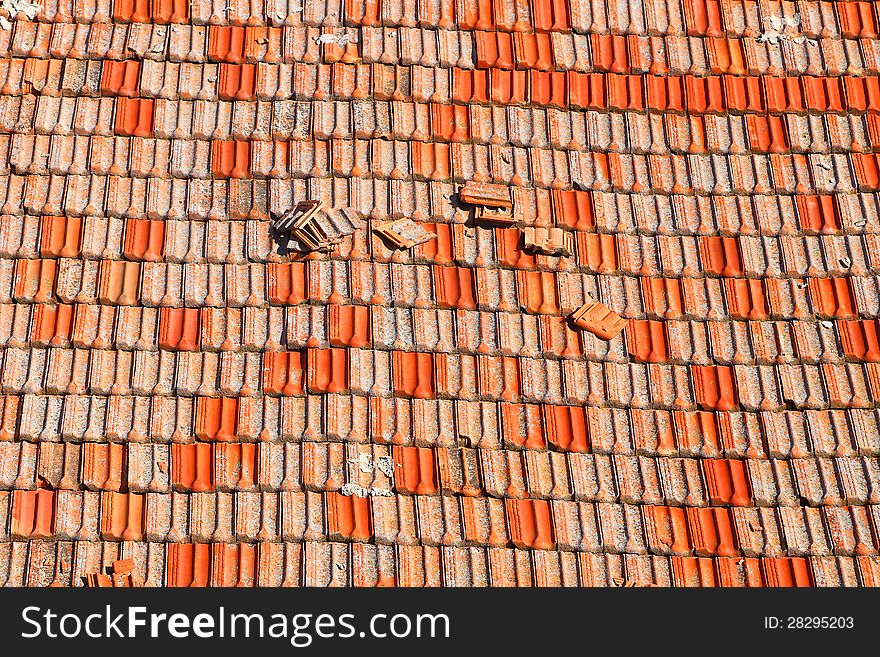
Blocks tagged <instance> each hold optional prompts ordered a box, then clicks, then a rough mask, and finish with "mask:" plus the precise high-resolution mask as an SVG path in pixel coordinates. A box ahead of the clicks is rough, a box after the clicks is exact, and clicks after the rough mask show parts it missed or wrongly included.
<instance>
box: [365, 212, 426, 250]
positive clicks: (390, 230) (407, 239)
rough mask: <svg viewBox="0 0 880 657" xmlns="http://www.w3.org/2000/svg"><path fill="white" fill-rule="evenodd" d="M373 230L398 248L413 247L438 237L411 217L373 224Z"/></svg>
mask: <svg viewBox="0 0 880 657" xmlns="http://www.w3.org/2000/svg"><path fill="white" fill-rule="evenodd" d="M373 230H374V231H375V232H376V233H378V234H379V235H381V236H382V237H383V238H384V239H385V240H386V241H388V242H389V243H390V244H392V245H394V247H395V248H396V249H404V250H405V249H411V248H413V247H414V246H418V245H419V244H424V243H425V242H430V241H431V240H433V239H436V237H437V235H436V234H435V233H432V232H430V231H427V230H425V228H424V227H423V226H422V225H421V224H418V223H416V222H415V221H413V220H412V219H409V218H404V219H396V220H394V221H384V222H381V223H378V224H375V225H374V226H373Z"/></svg>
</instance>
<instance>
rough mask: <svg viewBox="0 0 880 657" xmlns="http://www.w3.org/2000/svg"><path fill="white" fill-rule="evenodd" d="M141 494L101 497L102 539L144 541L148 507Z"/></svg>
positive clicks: (106, 495) (117, 494)
mask: <svg viewBox="0 0 880 657" xmlns="http://www.w3.org/2000/svg"><path fill="white" fill-rule="evenodd" d="M145 501H146V499H145V497H144V495H141V494H139V493H113V492H105V493H103V494H102V495H101V538H103V539H104V540H110V541H142V540H144V526H145V524H146V523H145V514H146V505H145Z"/></svg>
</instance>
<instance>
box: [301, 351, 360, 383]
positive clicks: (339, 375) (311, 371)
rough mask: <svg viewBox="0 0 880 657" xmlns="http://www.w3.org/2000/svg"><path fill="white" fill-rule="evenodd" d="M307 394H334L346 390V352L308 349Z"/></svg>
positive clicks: (347, 370) (347, 377)
mask: <svg viewBox="0 0 880 657" xmlns="http://www.w3.org/2000/svg"><path fill="white" fill-rule="evenodd" d="M306 372H307V375H308V389H309V392H316V393H334V392H344V391H346V390H348V388H349V386H350V384H349V368H348V352H347V351H346V350H345V349H309V350H308V365H307V367H306Z"/></svg>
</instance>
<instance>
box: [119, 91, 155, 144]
mask: <svg viewBox="0 0 880 657" xmlns="http://www.w3.org/2000/svg"><path fill="white" fill-rule="evenodd" d="M153 112H154V101H153V99H151V98H122V97H121V98H118V99H117V100H116V123H115V131H116V134H117V135H122V136H125V137H151V136H152V134H153Z"/></svg>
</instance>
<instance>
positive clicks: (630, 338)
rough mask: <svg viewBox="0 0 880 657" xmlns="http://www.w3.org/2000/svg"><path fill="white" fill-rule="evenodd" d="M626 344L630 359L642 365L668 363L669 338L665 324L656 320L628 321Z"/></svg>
mask: <svg viewBox="0 0 880 657" xmlns="http://www.w3.org/2000/svg"><path fill="white" fill-rule="evenodd" d="M626 342H627V347H628V348H629V353H630V354H631V355H632V357H633V358H634V359H635V360H637V361H641V362H644V363H665V362H668V361H669V338H668V337H667V329H666V322H662V321H657V320H637V319H631V320H629V324H628V326H627V329H626Z"/></svg>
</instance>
